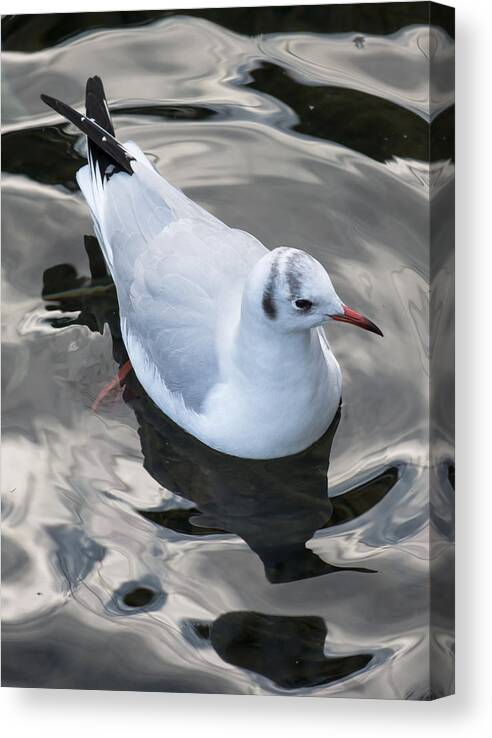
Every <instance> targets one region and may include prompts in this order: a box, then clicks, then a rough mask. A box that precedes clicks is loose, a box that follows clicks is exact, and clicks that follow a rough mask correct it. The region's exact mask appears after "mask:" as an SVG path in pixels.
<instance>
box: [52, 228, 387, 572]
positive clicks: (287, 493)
mask: <svg viewBox="0 0 492 738" xmlns="http://www.w3.org/2000/svg"><path fill="white" fill-rule="evenodd" d="M85 247H86V251H87V254H88V257H89V263H90V268H91V278H90V279H89V278H84V277H79V276H78V275H77V273H76V272H75V270H74V269H73V267H71V266H69V265H63V264H62V265H59V266H57V267H53V268H51V269H48V270H46V272H45V274H44V289H43V297H44V299H45V300H47V302H48V303H49V304H48V305H47V307H48V309H51V310H53V309H57V310H61V311H63V312H72V313H73V312H78V313H79V314H78V316H77V317H75V318H73V317H70V318H69V317H68V316H67V318H65V317H61V318H60V317H57V318H53V319H52V320H51V321H50V322H51V324H52V325H54V326H57V327H62V326H66V325H70V324H82V325H86V326H88V327H89V328H90V329H91V330H95V331H99V332H102V331H103V329H104V324H108V325H109V328H110V330H111V335H112V338H113V354H114V358H115V360H116V361H117V362H118V363H119V364H120V366H121V365H123V364H124V363H125V362H126V361H127V358H128V357H127V355H126V350H125V347H124V344H123V342H122V339H121V333H120V327H119V317H118V304H117V300H116V293H115V290H114V287H113V286H112V282H111V279H110V277H109V276H108V274H107V272H106V268H105V265H104V261H103V259H102V256H101V253H100V250H99V245H98V243H97V241H96V239H94V238H92V237H86V239H85ZM123 397H124V400H125V402H127V404H128V405H130V406H131V407H132V409H133V411H134V412H135V415H136V418H137V421H138V424H139V435H140V441H141V446H142V452H143V455H144V465H145V468H146V469H147V471H148V472H149V474H151V476H152V477H153V478H154V479H155V480H156V481H157V482H158V483H159V484H160V485H161V486H163V487H165V488H166V489H168V490H169V491H171V492H172V493H174V494H176V495H178V496H180V497H182V498H185V499H187V500H189V501H191V502H192V503H193V505H194V506H193V508H192V509H182V508H181V507H177V508H175V509H169V508H166V509H162V510H159V509H156V510H140V511H138V512H139V513H140V515H142V516H143V517H144V518H146V519H147V520H149V521H151V522H152V523H154V524H155V525H159V526H163V527H166V528H169V529H172V530H175V531H178V532H182V533H185V534H188V535H196V536H206V535H212V534H217V533H220V532H226V533H231V534H235V535H237V536H239V537H240V538H241V539H242V540H243V541H245V542H246V543H247V544H248V546H249V547H250V548H251V550H252V551H254V552H255V553H256V554H257V555H258V556H259V558H260V559H261V561H262V563H263V566H264V569H265V575H266V577H267V579H268V580H269V581H270V582H272V583H280V582H289V581H295V580H299V579H306V578H309V577H316V576H321V575H324V574H331V573H333V572H339V571H357V572H365V573H371V572H372V571H373V570H371V569H366V568H360V567H343V568H341V567H338V566H334V565H332V564H330V563H327V562H325V561H323V560H322V559H321V558H320V557H319V556H317V555H316V554H314V553H313V552H312V551H311V550H310V549H309V548H307V547H306V543H307V541H309V540H310V539H311V538H312V537H313V535H314V533H315V532H316V531H317V530H320V529H321V528H326V527H329V526H333V525H338V524H341V523H345V522H347V521H350V520H352V519H354V518H355V517H358V516H359V515H361V514H363V513H365V512H367V511H368V510H370V509H371V508H372V507H374V505H375V504H377V502H379V501H380V500H381V499H382V498H383V497H384V496H385V495H386V494H387V493H388V492H389V490H390V489H391V488H392V486H393V485H394V484H395V482H396V480H397V477H398V470H397V469H396V468H389V469H387V470H386V471H385V472H383V473H382V474H380V475H378V476H377V477H376V478H374V479H372V480H371V481H369V482H367V483H365V484H364V485H362V486H360V487H357V488H355V489H352V490H350V491H348V492H346V493H344V494H342V495H339V496H337V497H335V498H334V499H332V500H330V498H329V497H328V488H327V472H328V466H329V461H330V452H331V447H332V443H333V438H334V436H335V433H336V430H337V427H338V423H339V421H340V411H338V413H337V415H336V416H335V419H334V421H333V423H332V424H331V426H330V428H329V429H328V430H327V432H326V433H325V434H324V436H323V437H322V438H321V439H319V440H318V441H317V442H316V443H315V444H313V445H312V446H311V447H310V448H308V449H306V450H305V451H303V452H301V453H299V454H296V455H294V456H289V457H285V458H281V459H270V460H265V461H258V460H252V459H241V458H237V457H233V456H228V455H226V454H222V453H220V452H218V451H215V450H213V449H211V448H209V447H208V446H206V445H205V444H203V443H202V442H201V441H199V440H198V439H196V438H194V437H193V436H191V435H190V434H188V433H186V432H185V431H184V430H182V429H181V428H180V427H179V426H178V425H176V424H175V423H174V422H173V421H172V420H170V419H169V418H168V417H167V416H165V415H164V414H163V413H162V412H161V411H160V410H159V408H158V407H157V406H156V405H155V404H154V403H153V402H152V400H150V398H149V397H148V396H147V394H146V393H145V391H144V390H143V388H142V387H141V385H140V383H139V382H138V380H137V378H136V376H135V374H134V373H133V372H131V373H130V374H129V375H128V377H127V378H126V380H125V388H124V393H123Z"/></svg>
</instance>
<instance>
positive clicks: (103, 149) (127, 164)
mask: <svg viewBox="0 0 492 738" xmlns="http://www.w3.org/2000/svg"><path fill="white" fill-rule="evenodd" d="M41 99H42V101H43V102H44V103H46V105H49V107H50V108H53V110H55V111H56V112H57V113H59V114H60V115H63V117H64V118H66V119H67V120H69V121H70V122H71V123H73V124H74V125H75V126H77V128H79V129H80V130H81V131H82V132H83V133H85V134H86V136H87V139H88V158H89V164H90V166H91V171H92V174H93V175H94V174H95V172H96V170H98V171H99V173H100V176H101V178H104V177H105V176H106V177H107V176H109V175H110V174H111V173H113V172H114V171H124V172H127V173H128V174H133V169H132V167H131V162H132V161H133V160H134V157H133V156H132V155H131V154H130V152H129V151H127V149H126V148H125V147H124V146H122V145H121V144H120V143H119V141H117V140H116V138H115V136H114V128H113V124H112V122H111V116H110V114H109V109H108V104H107V102H106V96H105V94H104V87H103V83H102V82H101V79H100V78H99V77H89V79H88V80H87V86H86V90H85V107H86V112H85V115H83V114H82V113H78V112H77V111H76V110H74V109H73V108H71V107H70V105H67V104H66V103H64V102H61V100H57V99H56V98H54V97H49V95H41Z"/></svg>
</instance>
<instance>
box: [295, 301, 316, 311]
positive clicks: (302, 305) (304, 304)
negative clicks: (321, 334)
mask: <svg viewBox="0 0 492 738" xmlns="http://www.w3.org/2000/svg"><path fill="white" fill-rule="evenodd" d="M294 305H295V306H296V308H299V310H309V309H310V308H312V307H313V303H312V302H311V300H296V301H295V303H294Z"/></svg>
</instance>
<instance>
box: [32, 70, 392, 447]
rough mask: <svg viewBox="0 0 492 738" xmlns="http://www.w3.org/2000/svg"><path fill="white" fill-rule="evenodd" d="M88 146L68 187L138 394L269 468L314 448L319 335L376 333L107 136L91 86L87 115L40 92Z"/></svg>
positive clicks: (299, 264)
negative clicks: (91, 241)
mask: <svg viewBox="0 0 492 738" xmlns="http://www.w3.org/2000/svg"><path fill="white" fill-rule="evenodd" d="M42 99H43V100H44V102H45V103H47V104H48V105H49V106H50V107H52V108H53V109H54V110H55V111H57V112H58V113H60V114H61V115H62V116H64V117H65V118H67V119H68V120H69V121H71V122H72V123H73V124H74V125H75V126H77V127H78V128H79V129H80V130H81V131H82V132H84V133H85V134H86V135H87V138H88V165H86V166H84V167H82V168H81V169H80V170H79V171H78V172H77V182H78V184H79V186H80V189H81V190H82V192H83V194H84V197H85V199H86V200H87V203H88V205H89V208H90V210H91V214H92V218H93V221H94V229H95V232H96V235H97V237H98V240H99V243H100V245H101V248H102V251H103V253H104V257H105V259H106V263H107V265H108V268H109V270H110V272H111V275H112V277H113V280H114V283H115V285H116V290H117V295H118V302H119V308H120V320H121V330H122V335H123V340H124V342H125V345H126V349H127V352H128V356H129V358H130V361H131V365H132V367H133V369H134V371H135V373H136V375H137V377H138V379H139V381H140V383H141V384H142V385H143V387H144V388H145V390H146V391H147V393H148V394H149V395H150V397H151V398H152V400H153V401H154V402H155V403H156V404H157V405H158V406H159V408H161V410H162V411H163V412H164V413H166V414H167V415H168V416H170V417H171V418H172V419H173V420H174V421H175V422H176V423H178V425H180V426H181V427H182V428H184V429H185V430H186V431H188V432H189V433H191V434H193V435H194V436H196V437H197V438H199V439H200V440H201V441H203V443H205V444H207V445H208V446H211V447H212V448H214V449H217V450H219V451H222V452H224V453H227V454H232V455H234V456H240V457H244V458H252V459H270V458H276V457H282V456H288V455H291V454H295V453H297V452H299V451H302V450H303V449H305V448H307V447H308V446H310V445H311V444H312V443H314V442H315V441H316V440H317V439H318V438H320V437H321V436H322V435H323V433H324V432H325V431H326V429H327V428H328V427H329V425H330V423H331V421H332V420H333V418H334V416H335V413H336V411H337V409H338V406H339V403H340V398H341V386H342V376H341V371H340V367H339V365H338V362H337V360H336V359H335V356H334V355H333V353H332V351H331V348H330V346H329V344H328V342H327V339H326V336H325V333H324V331H323V328H322V326H323V325H324V324H325V323H327V322H328V321H329V320H338V321H342V322H346V323H353V324H355V325H358V326H360V327H361V328H365V329H366V330H369V331H372V332H373V333H377V334H379V335H383V334H382V333H381V331H380V330H379V328H378V327H377V326H376V325H374V323H372V322H371V321H370V320H368V319H367V318H365V317H363V316H362V315H361V314H360V313H357V312H356V311H355V310H351V309H350V308H348V307H347V306H346V305H344V304H343V302H342V301H341V300H340V298H339V297H338V295H337V293H336V292H335V290H334V288H333V285H332V283H331V280H330V277H329V276H328V274H327V272H326V270H325V269H324V267H323V266H322V265H321V264H320V263H319V262H318V261H317V260H316V259H314V258H313V257H312V256H310V255H309V254H307V253H306V252H304V251H301V250H299V249H295V248H286V247H281V248H276V249H274V250H273V251H269V250H268V249H266V248H265V246H263V245H262V244H261V243H260V242H259V241H258V240H257V239H256V238H254V236H252V235H250V234H249V233H245V232H244V231H240V230H237V229H235V228H229V227H228V226H227V225H225V224H224V223H222V222H221V221H220V220H218V219H217V218H215V217H214V216H213V215H211V214H210V213H208V212H207V211H206V210H204V209H203V208H202V207H200V206H199V205H197V204H196V203H194V202H193V201H192V200H190V199H189V198H188V197H186V195H185V194H184V193H183V192H181V190H179V189H178V188H176V187H174V186H173V185H172V184H171V183H170V182H167V181H166V180H165V179H164V178H163V177H161V175H160V174H159V173H158V172H157V171H156V170H155V169H154V167H153V166H152V164H151V163H150V161H149V160H148V159H147V157H146V156H145V154H144V153H143V152H142V151H141V150H140V149H139V148H138V146H137V145H136V144H135V143H133V142H131V141H129V142H127V143H125V144H120V143H119V142H118V141H117V140H116V138H115V136H114V129H113V125H112V122H111V117H110V114H109V110H108V106H107V103H106V98H105V95H104V89H103V85H102V82H101V80H100V79H99V77H93V78H91V79H89V80H88V81H87V88H86V113H85V114H81V113H78V112H77V111H75V110H74V109H73V108H71V107H69V106H68V105H66V104H65V103H62V102H60V101H59V100H56V99H54V98H51V97H48V96H46V95H42Z"/></svg>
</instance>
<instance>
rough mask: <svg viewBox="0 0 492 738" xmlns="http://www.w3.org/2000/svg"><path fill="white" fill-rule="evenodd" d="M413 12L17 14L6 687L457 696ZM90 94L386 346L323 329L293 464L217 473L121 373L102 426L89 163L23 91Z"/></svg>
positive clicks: (426, 57)
mask: <svg viewBox="0 0 492 738" xmlns="http://www.w3.org/2000/svg"><path fill="white" fill-rule="evenodd" d="M422 6H426V4H425V3H422V4H420V3H415V4H413V6H411V5H408V4H406V3H403V4H398V6H395V5H392V4H389V5H387V6H385V7H383V6H362V7H361V6H358V7H355V6H352V7H351V8H350V9H349V10H344V11H342V10H341V9H340V8H339V9H336V8H334V7H331V8H328V9H324V11H323V9H322V8H308V7H306V8H293V9H276V10H275V9H271V8H266V9H263V10H256V11H252V10H247V11H246V10H241V9H236V10H234V11H233V10H230V11H220V10H214V11H196V12H193V13H187V14H185V13H184V12H183V13H178V14H173V13H170V12H166V13H156V12H153V13H150V12H149V13H102V14H84V15H79V14H74V15H70V16H63V15H45V16H18V17H7V18H6V19H4V22H3V48H4V55H3V91H2V94H3V126H4V133H3V198H2V201H3V234H2V245H3V319H4V328H3V352H2V360H3V379H4V390H3V462H4V463H3V470H4V472H3V498H2V499H3V520H4V527H3V561H2V576H3V618H4V626H3V635H4V644H3V647H4V651H3V658H4V665H3V681H4V684H8V685H17V686H43V687H59V688H63V687H76V688H87V689H96V688H97V689H140V690H168V691H179V692H183V691H189V692H224V693H241V694H292V695H307V696H322V697H329V696H345V697H384V698H403V699H428V698H429V697H431V696H439V695H441V694H446V693H449V692H450V691H451V690H452V652H453V638H452V635H453V634H452V596H451V593H450V591H449V590H450V587H451V583H452V546H451V544H452V535H453V524H452V514H451V512H452V507H451V505H452V495H453V488H452V482H453V473H454V472H453V469H454V467H453V465H452V459H451V449H452V434H451V430H450V422H449V420H450V417H449V416H450V413H451V402H450V398H449V396H448V395H446V394H444V395H443V394H441V395H438V396H437V397H433V402H434V404H435V407H436V409H437V414H438V418H439V427H438V428H437V430H436V428H434V426H433V425H432V423H430V420H429V380H430V375H431V372H430V366H431V362H432V351H433V347H434V344H435V342H434V338H435V336H434V335H433V334H432V332H431V334H430V332H429V325H430V324H429V281H430V279H431V277H432V278H433V279H434V278H436V279H437V280H438V279H439V277H440V275H441V276H442V275H444V276H445V275H446V274H448V273H449V270H450V268H451V267H450V265H449V263H448V254H449V248H450V246H451V241H452V197H453V195H452V187H453V176H454V167H453V163H452V136H453V131H452V105H453V90H452V81H450V70H451V68H452V63H453V54H454V44H453V41H452V39H451V37H450V35H449V34H450V33H451V29H450V28H447V30H444V29H442V28H437V27H436V28H433V29H432V32H431V33H429V29H428V27H426V26H425V25H424V24H425V23H426V20H427V19H426V16H425V14H423V10H422ZM344 7H347V6H344ZM369 8H372V9H373V10H369ZM438 20H439V19H438ZM441 20H442V19H441ZM430 60H432V64H433V67H432V68H433V86H432V90H431V94H430V92H429V85H428V69H429V62H430ZM95 73H97V74H100V75H101V76H102V77H103V79H104V82H105V86H106V90H107V93H108V97H109V100H110V106H111V109H112V112H113V117H114V122H115V128H116V130H117V134H118V136H119V137H120V138H122V139H123V140H127V139H134V140H135V141H136V142H137V143H138V144H139V145H140V146H141V147H142V148H143V149H144V150H145V151H146V152H147V153H148V154H149V155H150V156H151V158H152V159H153V161H154V162H155V164H156V166H157V167H158V169H159V170H160V171H161V172H162V173H163V174H165V176H166V177H167V178H168V179H170V180H171V181H172V182H173V183H175V184H177V185H178V186H180V187H181V188H183V189H184V190H185V192H186V193H187V194H189V195H190V196H191V197H192V198H194V199H196V200H197V201H198V202H200V203H201V204H202V205H204V206H205V207H207V208H208V209H209V210H211V211H212V212H213V213H214V214H216V215H217V216H219V217H220V218H221V219H222V220H224V221H225V222H226V223H228V224H229V225H232V226H235V227H239V228H243V229H245V230H247V231H250V232H251V233H253V234H254V235H255V236H257V237H258V238H259V239H261V240H262V241H263V242H264V243H265V244H266V245H267V246H269V247H275V246H276V245H279V244H287V245H290V246H298V247H301V248H304V249H306V250H308V251H310V252H311V253H312V254H314V255H315V256H316V257H317V258H318V259H320V260H321V261H322V262H323V263H324V264H325V265H326V267H327V269H328V270H329V272H330V274H331V275H332V278H333V281H334V283H335V286H336V289H337V291H338V292H339V294H340V295H342V296H343V299H344V300H345V301H346V302H347V303H348V304H350V305H353V306H354V307H355V308H357V309H359V310H361V312H363V313H365V314H367V315H369V316H370V317H371V318H373V319H374V320H375V322H376V323H377V324H378V325H380V326H381V327H382V329H383V331H384V334H385V338H384V340H381V341H379V340H374V336H371V335H370V334H367V335H366V334H364V333H362V332H359V331H356V330H355V329H352V328H350V327H345V326H336V327H330V329H329V340H330V342H331V344H332V347H333V349H334V351H335V354H336V355H337V357H338V359H339V362H340V364H341V366H342V370H343V377H344V380H343V381H344V386H343V404H342V407H341V410H340V413H339V415H338V416H337V418H336V419H335V421H334V423H333V425H332V427H331V428H330V429H329V431H328V432H327V434H326V435H325V437H324V438H322V439H320V441H319V442H318V443H316V444H315V445H314V446H313V447H311V448H310V449H308V450H307V451H305V452H303V453H301V454H298V455H297V456H294V457H290V458H287V459H282V460H272V461H269V462H253V461H248V460H240V459H235V458H233V457H228V456H225V455H222V454H220V453H218V452H215V451H212V450H210V449H208V448H207V447H206V446H204V445H203V444H201V443H200V442H198V441H197V440H195V439H193V438H192V437H190V436H189V435H187V434H186V433H184V432H183V431H182V430H181V429H180V428H178V427H177V426H176V425H174V424H173V423H172V422H171V421H170V420H169V419H167V418H166V417H164V416H163V415H162V414H161V413H160V412H159V411H158V409H157V408H156V407H155V406H154V405H153V403H152V402H151V401H150V400H149V399H148V398H147V397H146V395H145V393H144V391H143V390H142V388H141V387H140V386H139V384H138V382H137V380H136V379H135V377H134V376H133V375H131V374H130V375H129V377H128V379H127V381H126V382H125V384H124V387H123V388H122V389H115V390H114V391H113V393H112V394H110V395H108V396H107V397H106V398H105V400H104V401H103V402H102V403H101V404H100V406H99V407H98V409H97V411H96V412H92V411H91V405H92V404H93V402H94V400H95V399H96V397H97V395H98V393H99V392H100V390H101V389H102V388H103V387H104V385H105V384H106V383H107V382H109V381H110V380H111V378H112V377H113V376H114V375H115V373H116V372H117V370H118V366H121V365H122V364H123V363H124V362H125V360H126V354H125V349H124V346H123V344H122V341H121V336H120V333H119V325H118V306H117V303H116V299H115V293H114V288H113V286H112V284H111V281H110V279H109V278H108V276H107V274H106V271H105V268H104V264H103V261H102V258H101V255H100V252H99V248H98V245H97V242H96V241H95V239H94V238H93V237H92V236H90V235H89V234H91V232H92V228H91V224H90V219H89V214H88V209H87V207H86V205H85V203H84V202H83V200H82V197H81V195H80V193H79V192H78V190H77V187H76V184H75V177H74V175H75V172H76V170H77V169H78V168H79V166H81V164H82V163H83V162H84V146H85V144H84V141H83V140H82V138H81V137H80V136H79V135H78V134H77V132H76V131H75V129H74V128H73V127H72V126H70V125H68V124H66V123H61V122H60V119H59V118H57V117H56V116H55V115H54V114H52V112H51V111H50V110H48V109H47V108H46V107H45V106H43V104H42V103H41V101H40V100H39V94H40V93H41V92H46V93H48V94H52V95H56V96H57V97H60V98H62V99H64V100H66V101H67V102H68V103H70V104H72V105H75V106H80V105H81V104H82V100H83V89H84V85H85V80H86V78H87V76H89V75H92V74H95ZM431 122H432V139H430V138H429V124H430V123H431ZM430 141H432V147H431V148H429V142H430ZM429 161H431V162H432V164H431V166H429ZM430 193H432V196H433V198H434V203H435V206H436V208H437V209H438V210H439V213H440V215H441V217H440V220H439V223H438V224H437V225H436V224H435V223H434V224H433V222H432V220H431V219H430V216H429V196H430ZM434 226H435V227H434ZM431 228H432V229H433V230H432V232H433V237H434V239H435V242H436V243H437V244H438V251H437V261H436V264H435V265H434V270H433V272H431V264H430V261H429V232H430V231H431ZM441 313H442V311H441V312H439V309H436V314H437V315H441ZM429 336H430V337H429ZM439 345H440V346H441V347H442V343H440V344H439ZM446 349H449V346H446V344H444V346H443V350H446ZM446 355H447V354H446ZM429 437H431V438H434V439H438V441H439V442H438V443H437V445H436V447H435V448H434V452H435V453H434V455H433V458H432V459H430V458H429ZM430 480H434V481H433V484H434V487H435V490H434V491H435V499H434V498H433V499H432V502H433V506H432V508H433V515H432V523H431V522H430V515H429V504H430V501H431V500H430V496H429V484H430ZM328 488H329V497H328ZM430 542H432V546H430V545H429V544H430ZM431 577H432V581H433V583H434V584H435V587H434V589H433V598H432V600H431V598H430V587H429V583H430V581H431ZM430 623H431V624H432V629H433V634H432V635H433V638H432V640H431V639H430V637H429V624H430ZM429 653H431V655H432V667H431V670H429Z"/></svg>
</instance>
